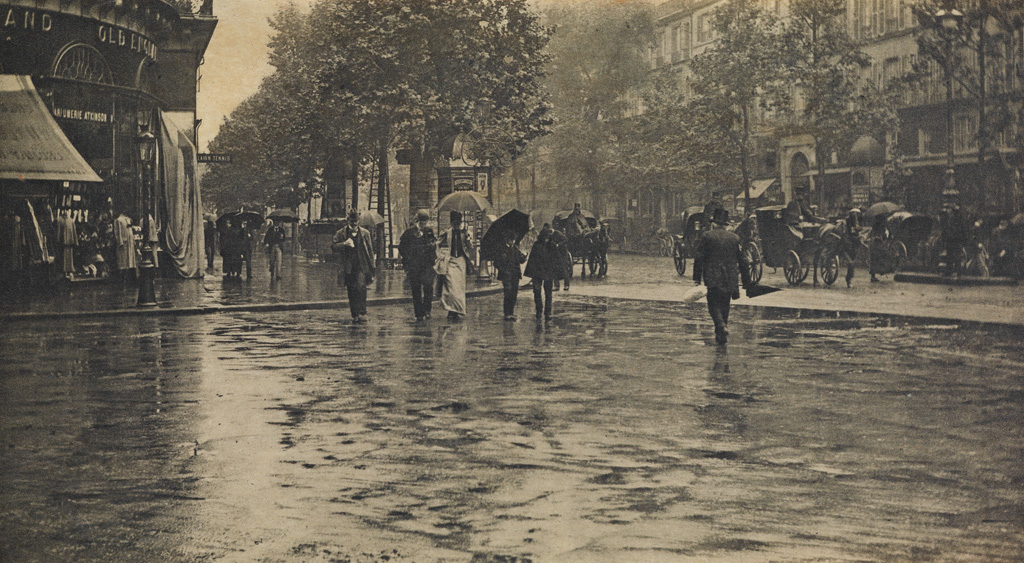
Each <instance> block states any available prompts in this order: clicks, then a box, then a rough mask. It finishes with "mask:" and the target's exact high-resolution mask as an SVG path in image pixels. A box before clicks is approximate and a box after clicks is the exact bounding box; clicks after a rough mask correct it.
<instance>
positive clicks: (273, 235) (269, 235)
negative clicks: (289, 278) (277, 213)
mask: <svg viewBox="0 0 1024 563" xmlns="http://www.w3.org/2000/svg"><path fill="white" fill-rule="evenodd" d="M268 223H269V226H268V227H267V232H266V234H265V235H263V244H264V245H266V247H267V258H268V261H269V262H270V281H271V282H274V281H276V280H279V279H281V261H282V259H283V257H284V243H285V240H287V238H288V237H287V235H286V234H285V232H284V227H282V226H281V225H275V224H274V222H273V221H268Z"/></svg>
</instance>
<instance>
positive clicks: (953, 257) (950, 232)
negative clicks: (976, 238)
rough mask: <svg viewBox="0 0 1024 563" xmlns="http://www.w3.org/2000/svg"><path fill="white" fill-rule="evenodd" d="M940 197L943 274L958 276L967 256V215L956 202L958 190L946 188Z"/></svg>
mask: <svg viewBox="0 0 1024 563" xmlns="http://www.w3.org/2000/svg"><path fill="white" fill-rule="evenodd" d="M942 197H943V200H944V201H943V203H942V213H941V215H939V228H940V235H939V236H940V238H941V241H942V247H943V248H944V249H945V251H946V270H945V272H943V275H944V276H947V277H948V276H956V277H958V278H959V277H960V273H961V270H962V268H963V265H964V261H965V260H966V258H967V256H966V247H967V241H968V239H969V238H970V236H969V234H970V230H969V228H968V222H967V215H966V214H965V213H964V210H963V209H962V208H961V207H960V205H959V203H958V202H957V198H958V197H959V192H957V191H956V190H946V191H944V192H942Z"/></svg>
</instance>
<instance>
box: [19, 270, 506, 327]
mask: <svg viewBox="0 0 1024 563" xmlns="http://www.w3.org/2000/svg"><path fill="white" fill-rule="evenodd" d="M220 264H221V263H220V258H219V257H218V258H217V259H216V261H215V263H214V270H213V271H207V272H206V275H205V277H203V278H201V279H180V278H158V279H157V280H156V282H155V287H156V299H157V306H156V307H137V306H136V302H137V300H138V294H139V289H138V286H137V285H136V284H135V283H134V282H132V283H129V284H127V285H126V284H123V283H119V282H117V281H116V280H102V281H89V282H73V283H68V284H65V285H63V286H62V287H60V288H58V289H56V290H54V291H50V292H38V293H35V294H26V295H21V296H18V298H12V297H10V296H8V297H7V298H6V299H4V300H3V301H2V303H0V319H3V320H5V321H10V320H18V319H47V318H54V319H56V318H75V317H77V318H87V317H94V316H135V315H152V314H176V315H196V314H208V313H216V312H225V311H252V310H263V311H274V310H295V309H335V308H342V307H346V306H347V305H348V299H347V296H346V293H345V288H344V287H341V286H339V285H338V282H337V276H338V268H337V265H335V264H330V263H324V262H319V261H308V260H307V259H306V258H305V257H303V256H285V257H284V265H283V267H282V272H281V276H282V279H281V280H279V281H277V282H276V283H273V284H271V282H270V271H269V267H268V265H267V260H266V256H264V255H263V254H260V255H259V256H258V257H256V258H255V259H254V263H253V269H252V274H253V276H252V279H251V280H246V279H245V278H244V273H243V278H242V279H241V280H226V279H224V277H223V272H222V270H221V266H220ZM404 284H405V272H403V271H401V270H382V271H380V272H378V275H377V276H376V279H375V281H374V283H373V285H372V286H371V287H370V288H369V295H368V298H369V300H370V301H371V302H372V303H374V304H381V303H402V302H411V301H412V297H411V294H410V293H409V291H408V289H407V288H405V287H404ZM499 291H501V285H500V284H492V283H491V282H489V281H483V282H481V283H473V282H470V283H469V284H468V287H467V293H468V294H469V295H480V294H488V293H493V292H499Z"/></svg>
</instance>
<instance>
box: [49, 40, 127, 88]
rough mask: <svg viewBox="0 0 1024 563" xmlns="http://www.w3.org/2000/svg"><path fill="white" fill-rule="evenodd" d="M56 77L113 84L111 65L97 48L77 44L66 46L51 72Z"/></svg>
mask: <svg viewBox="0 0 1024 563" xmlns="http://www.w3.org/2000/svg"><path fill="white" fill-rule="evenodd" d="M51 74H52V75H53V76H54V77H56V78H67V79H70V80H79V81H82V82H95V83H98V84H113V83H114V80H113V78H112V75H111V73H110V66H109V65H108V64H107V61H106V60H105V59H104V58H103V55H101V54H100V52H99V51H97V50H96V49H95V48H93V47H90V46H89V45H84V44H77V45H71V46H70V47H66V48H65V49H64V50H63V51H61V53H60V54H59V55H57V62H56V63H54V65H53V72H52V73H51Z"/></svg>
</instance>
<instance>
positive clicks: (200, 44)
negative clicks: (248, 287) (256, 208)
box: [0, 0, 217, 277]
mask: <svg viewBox="0 0 1024 563" xmlns="http://www.w3.org/2000/svg"><path fill="white" fill-rule="evenodd" d="M216 24H217V19H216V18H215V17H214V16H213V14H212V2H210V1H209V0H207V1H206V2H204V3H203V6H202V8H201V9H200V10H198V13H192V11H191V10H188V9H180V8H179V7H176V6H175V5H172V4H171V3H168V2H165V1H163V0H20V1H19V0H12V1H6V2H0V74H3V75H4V76H5V77H18V81H19V84H21V86H20V87H19V88H18V89H19V90H20V91H19V92H18V93H17V94H16V95H19V96H28V98H26V99H38V100H42V103H43V105H44V106H45V110H46V111H45V112H38V111H37V112H34V113H33V112H27V113H23V114H19V115H20V116H15V115H14V114H8V119H6V123H5V124H4V125H5V126H6V127H7V128H19V130H20V131H22V132H23V133H25V134H26V135H28V136H32V134H33V132H39V131H48V132H50V133H52V135H53V136H55V137H60V136H63V137H64V139H65V140H66V141H67V142H68V143H69V144H70V147H71V150H72V152H73V153H75V154H70V155H69V154H63V153H60V152H59V151H50V150H47V149H46V147H45V143H46V141H42V140H41V141H40V142H41V143H44V145H43V146H41V147H36V150H33V151H26V150H20V151H18V150H17V149H16V148H12V149H11V150H8V151H0V211H2V215H3V217H4V220H5V228H4V233H5V234H4V241H3V242H4V245H3V246H4V253H5V259H8V261H9V264H6V265H5V266H6V267H5V268H4V272H5V274H6V275H7V277H11V276H15V277H16V276H18V275H21V274H18V273H12V270H13V269H15V268H13V267H14V266H20V267H21V268H22V269H23V270H26V271H27V270H35V271H34V272H33V275H35V276H39V275H46V274H41V273H40V271H43V270H47V269H48V268H47V264H50V265H51V266H52V264H53V262H54V260H55V258H59V257H60V254H61V249H60V247H61V246H62V245H64V244H68V243H67V241H65V242H61V241H58V240H57V239H58V238H59V236H58V228H57V226H58V225H59V224H60V221H59V219H62V218H64V217H69V218H70V220H71V222H73V223H74V224H75V226H76V230H77V235H78V236H80V237H82V238H83V239H84V238H85V237H86V236H88V235H89V234H90V233H91V232H92V231H96V232H97V233H98V236H99V237H100V246H105V245H106V241H104V240H102V238H103V237H104V236H105V234H106V233H108V232H109V229H110V223H111V222H112V221H113V220H114V219H115V218H117V217H118V216H121V215H123V216H125V217H126V218H128V219H130V221H131V224H132V225H135V226H136V227H139V226H141V225H142V224H143V223H144V222H145V220H146V218H147V216H149V217H151V218H152V223H153V229H152V230H153V231H155V232H157V233H158V234H159V251H158V255H159V257H160V258H161V259H162V260H161V261H162V262H163V264H161V267H162V268H163V269H165V270H167V271H173V272H176V273H177V274H178V275H182V276H186V277H191V276H197V275H200V274H201V271H202V270H201V267H199V264H200V263H201V261H202V247H203V244H202V228H201V226H202V208H201V198H200V194H199V186H198V182H197V178H196V149H195V147H196V141H197V139H196V129H197V126H198V123H197V121H196V94H197V85H198V80H199V69H200V66H201V64H202V60H203V55H204V53H205V51H206V47H207V45H208V44H209V41H210V39H211V37H212V34H213V31H214V28H215V27H216ZM8 90H10V88H8ZM13 95H15V93H13V92H2V93H0V96H7V97H9V96H13ZM8 99H9V98H3V99H0V103H2V102H6V101H8ZM54 124H56V128H54V127H53V125H54ZM51 144H54V145H55V146H56V145H57V144H60V142H59V139H58V140H57V141H52V143H51ZM19 152H20V154H16V153H19ZM19 156H20V157H21V158H17V157H19ZM71 161H74V162H76V163H78V164H82V163H84V165H85V170H80V172H81V173H79V174H70V175H68V174H63V175H62V174H59V173H56V172H54V170H53V169H55V168H56V169H59V168H62V166H61V165H60V163H61V162H71ZM26 172H28V173H27V174H26ZM12 221H14V222H17V223H20V224H21V225H22V226H25V225H32V228H31V229H27V228H20V229H13V228H10V227H8V226H6V224H7V223H10V222H12ZM137 230H138V229H136V231H137ZM16 231H20V232H16ZM65 238H67V237H65ZM76 252H79V250H78V249H76ZM197 252H198V254H197ZM99 254H100V255H101V256H103V253H102V252H100V253H99ZM12 255H13V257H12ZM114 256H115V254H114V253H112V252H111V253H108V254H107V255H106V256H103V257H104V258H106V260H105V261H104V263H105V266H106V268H108V269H110V270H113V269H114V268H116V267H117V265H116V264H110V263H107V262H109V261H110V260H111V259H112V258H113V259H114V260H115V261H116V258H115V257H114ZM83 258H84V259H86V260H88V258H89V257H83ZM122 265H123V264H122ZM79 266H81V264H79ZM79 266H76V267H74V268H72V270H71V272H70V274H71V275H70V277H75V276H78V275H83V272H82V271H81V270H80V267H79ZM49 269H50V270H52V269H53V268H52V267H51V268H49ZM23 273H24V272H23ZM50 273H51V274H52V271H51V272H50ZM65 273H68V272H67V271H65ZM88 273H91V271H90V272H88Z"/></svg>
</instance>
